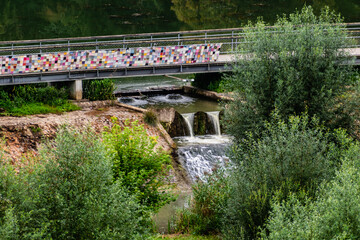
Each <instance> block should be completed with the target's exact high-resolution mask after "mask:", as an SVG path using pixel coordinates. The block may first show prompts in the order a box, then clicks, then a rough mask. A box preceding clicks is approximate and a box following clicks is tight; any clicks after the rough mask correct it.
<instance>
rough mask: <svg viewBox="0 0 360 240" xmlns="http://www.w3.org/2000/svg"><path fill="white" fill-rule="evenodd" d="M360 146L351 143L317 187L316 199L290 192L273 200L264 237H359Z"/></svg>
mask: <svg viewBox="0 0 360 240" xmlns="http://www.w3.org/2000/svg"><path fill="white" fill-rule="evenodd" d="M359 186H360V146H359V144H353V145H352V146H351V147H350V148H349V150H348V151H347V152H346V153H345V154H344V157H343V158H342V166H341V168H340V169H339V170H338V171H337V172H336V176H335V178H334V179H333V180H332V181H331V182H329V183H325V184H323V185H322V186H321V188H320V194H319V197H318V199H317V200H316V201H309V200H308V201H306V202H305V203H304V202H302V201H299V200H298V199H297V197H296V196H292V195H291V196H290V197H289V198H288V199H286V201H275V202H274V204H273V210H272V213H271V216H270V219H269V222H268V223H267V224H266V229H267V230H268V231H269V234H268V235H267V234H266V231H263V232H262V235H263V237H264V238H265V239H359V238H360V218H359V216H360V188H359Z"/></svg>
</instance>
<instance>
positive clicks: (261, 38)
mask: <svg viewBox="0 0 360 240" xmlns="http://www.w3.org/2000/svg"><path fill="white" fill-rule="evenodd" d="M341 23H342V19H341V18H340V17H339V16H338V15H336V14H334V13H333V12H330V11H329V10H328V9H327V8H325V9H324V10H323V11H322V13H321V15H320V16H319V17H317V16H315V15H314V13H313V10H312V8H311V7H304V8H303V9H302V11H301V12H296V13H294V14H290V15H289V17H288V18H287V17H286V16H283V17H279V18H278V20H277V22H276V23H275V26H274V28H268V27H266V25H265V23H264V22H263V21H261V20H259V21H258V22H257V23H256V24H249V25H248V27H247V28H245V30H244V37H245V40H244V42H246V43H247V44H246V45H243V47H242V48H241V49H239V51H238V53H237V60H236V63H235V64H234V65H233V69H234V74H232V75H230V76H228V77H227V78H225V80H224V83H223V87H224V89H225V90H227V91H234V92H235V93H237V98H236V101H235V102H234V103H230V104H228V106H227V111H226V112H225V119H226V120H227V124H226V125H227V126H228V128H227V130H228V131H229V132H230V133H231V134H232V135H234V136H235V137H236V138H237V139H241V138H242V137H244V135H245V132H246V131H251V132H253V133H254V134H256V133H258V134H259V133H260V132H261V130H262V126H263V124H262V122H263V121H264V120H268V119H269V118H270V114H271V112H272V111H273V110H274V109H275V108H276V109H277V110H278V111H279V114H280V116H281V117H282V119H287V118H288V116H290V115H293V114H295V115H299V114H301V113H302V112H305V111H307V112H308V114H309V116H314V115H316V116H317V117H318V118H319V119H320V121H321V122H325V124H326V125H327V126H329V127H331V128H332V129H334V128H337V127H339V126H341V127H345V128H348V129H349V124H350V125H353V120H354V119H352V118H353V117H354V114H353V112H354V110H355V109H348V110H347V111H344V109H343V106H344V105H343V104H341V96H343V95H344V94H346V93H347V92H349V91H351V88H352V87H353V86H355V85H356V83H355V82H356V79H355V78H354V77H352V76H353V75H354V68H353V66H352V65H349V64H348V65H346V64H339V63H342V62H344V61H350V60H351V58H350V57H349V56H348V53H347V52H346V51H345V49H344V48H345V47H346V46H349V45H350V44H351V41H350V40H349V39H348V38H346V37H347V33H346V31H345V29H344V26H343V25H342V24H341ZM245 53H246V54H245Z"/></svg>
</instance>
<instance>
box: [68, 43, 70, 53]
mask: <svg viewBox="0 0 360 240" xmlns="http://www.w3.org/2000/svg"><path fill="white" fill-rule="evenodd" d="M68 52H70V40H68Z"/></svg>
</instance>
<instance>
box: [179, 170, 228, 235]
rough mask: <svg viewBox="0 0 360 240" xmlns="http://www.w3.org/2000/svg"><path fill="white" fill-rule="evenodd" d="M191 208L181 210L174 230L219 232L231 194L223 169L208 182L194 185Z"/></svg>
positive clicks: (183, 231) (199, 232) (204, 232)
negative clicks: (224, 209)
mask: <svg viewBox="0 0 360 240" xmlns="http://www.w3.org/2000/svg"><path fill="white" fill-rule="evenodd" d="M192 190H193V198H192V200H191V202H190V208H185V209H182V210H180V211H179V212H178V213H177V215H176V217H175V221H174V225H175V228H174V231H175V232H177V233H180V232H181V233H191V234H218V233H219V232H220V229H221V219H222V214H223V208H224V206H225V204H226V200H227V198H228V196H229V182H228V178H227V177H226V174H225V172H224V171H223V170H217V171H216V172H214V173H213V174H212V175H210V176H209V177H208V178H207V181H206V182H198V183H197V184H195V185H193V186H192Z"/></svg>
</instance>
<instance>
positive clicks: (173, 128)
mask: <svg viewBox="0 0 360 240" xmlns="http://www.w3.org/2000/svg"><path fill="white" fill-rule="evenodd" d="M154 111H155V112H156V114H157V115H158V119H159V121H160V122H161V124H162V125H163V127H164V128H165V130H166V131H167V132H168V133H169V135H170V136H171V137H179V136H186V135H189V134H188V133H187V127H186V123H185V120H184V118H183V117H182V116H181V114H180V113H178V112H177V111H175V109H174V108H162V109H154Z"/></svg>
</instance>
